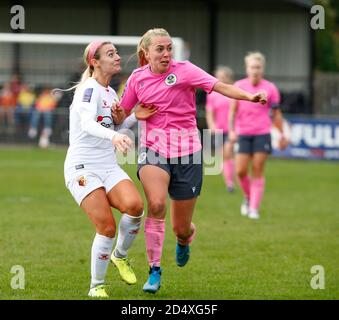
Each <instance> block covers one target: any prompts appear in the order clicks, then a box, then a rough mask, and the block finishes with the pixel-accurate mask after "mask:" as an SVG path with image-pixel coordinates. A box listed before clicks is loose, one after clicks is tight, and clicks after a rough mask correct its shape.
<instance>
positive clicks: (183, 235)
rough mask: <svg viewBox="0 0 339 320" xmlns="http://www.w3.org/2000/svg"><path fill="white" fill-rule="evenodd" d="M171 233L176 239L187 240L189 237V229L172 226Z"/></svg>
mask: <svg viewBox="0 0 339 320" xmlns="http://www.w3.org/2000/svg"><path fill="white" fill-rule="evenodd" d="M173 232H174V234H175V235H176V237H177V238H179V239H181V240H187V239H188V238H189V237H190V229H189V228H188V229H187V228H184V227H182V226H173Z"/></svg>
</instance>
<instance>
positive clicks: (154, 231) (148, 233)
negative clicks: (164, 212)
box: [145, 217, 165, 267]
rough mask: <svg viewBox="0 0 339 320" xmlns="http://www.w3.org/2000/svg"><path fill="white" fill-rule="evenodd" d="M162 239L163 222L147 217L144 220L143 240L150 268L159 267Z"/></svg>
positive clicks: (163, 235) (163, 236) (163, 231)
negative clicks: (144, 240)
mask: <svg viewBox="0 0 339 320" xmlns="http://www.w3.org/2000/svg"><path fill="white" fill-rule="evenodd" d="M164 238H165V220H163V219H154V218H149V217H147V218H146V219H145V239H146V251H147V258H148V264H149V265H150V266H151V267H152V266H155V267H160V261H161V256H162V247H163V243H164Z"/></svg>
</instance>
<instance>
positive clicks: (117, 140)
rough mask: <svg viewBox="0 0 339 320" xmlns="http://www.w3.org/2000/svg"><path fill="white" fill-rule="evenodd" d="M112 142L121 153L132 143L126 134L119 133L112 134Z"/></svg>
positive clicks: (125, 151)
mask: <svg viewBox="0 0 339 320" xmlns="http://www.w3.org/2000/svg"><path fill="white" fill-rule="evenodd" d="M112 143H113V145H114V146H115V147H116V148H117V150H118V151H120V152H122V153H127V151H128V150H129V149H130V148H131V146H132V144H133V142H132V140H131V139H130V138H129V137H128V136H126V135H125V134H121V133H116V134H115V135H114V136H113V139H112Z"/></svg>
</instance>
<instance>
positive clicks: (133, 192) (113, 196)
mask: <svg viewBox="0 0 339 320" xmlns="http://www.w3.org/2000/svg"><path fill="white" fill-rule="evenodd" d="M107 198H108V201H109V203H110V205H111V206H112V207H114V208H116V209H118V210H119V211H120V212H122V213H128V214H129V215H132V216H140V214H142V211H143V207H144V204H143V201H142V198H141V195H140V193H139V191H138V190H137V188H136V186H135V184H134V183H133V182H132V181H131V180H127V179H124V180H122V181H120V182H119V183H117V184H116V185H115V186H114V187H113V188H112V189H111V190H110V191H109V192H108V193H107Z"/></svg>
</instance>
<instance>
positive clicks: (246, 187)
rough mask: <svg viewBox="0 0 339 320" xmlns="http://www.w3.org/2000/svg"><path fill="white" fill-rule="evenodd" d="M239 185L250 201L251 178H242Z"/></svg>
mask: <svg viewBox="0 0 339 320" xmlns="http://www.w3.org/2000/svg"><path fill="white" fill-rule="evenodd" d="M239 184H240V187H241V189H242V191H243V193H244V196H245V197H246V199H250V178H249V177H248V176H247V175H246V176H245V177H243V178H240V179H239Z"/></svg>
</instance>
